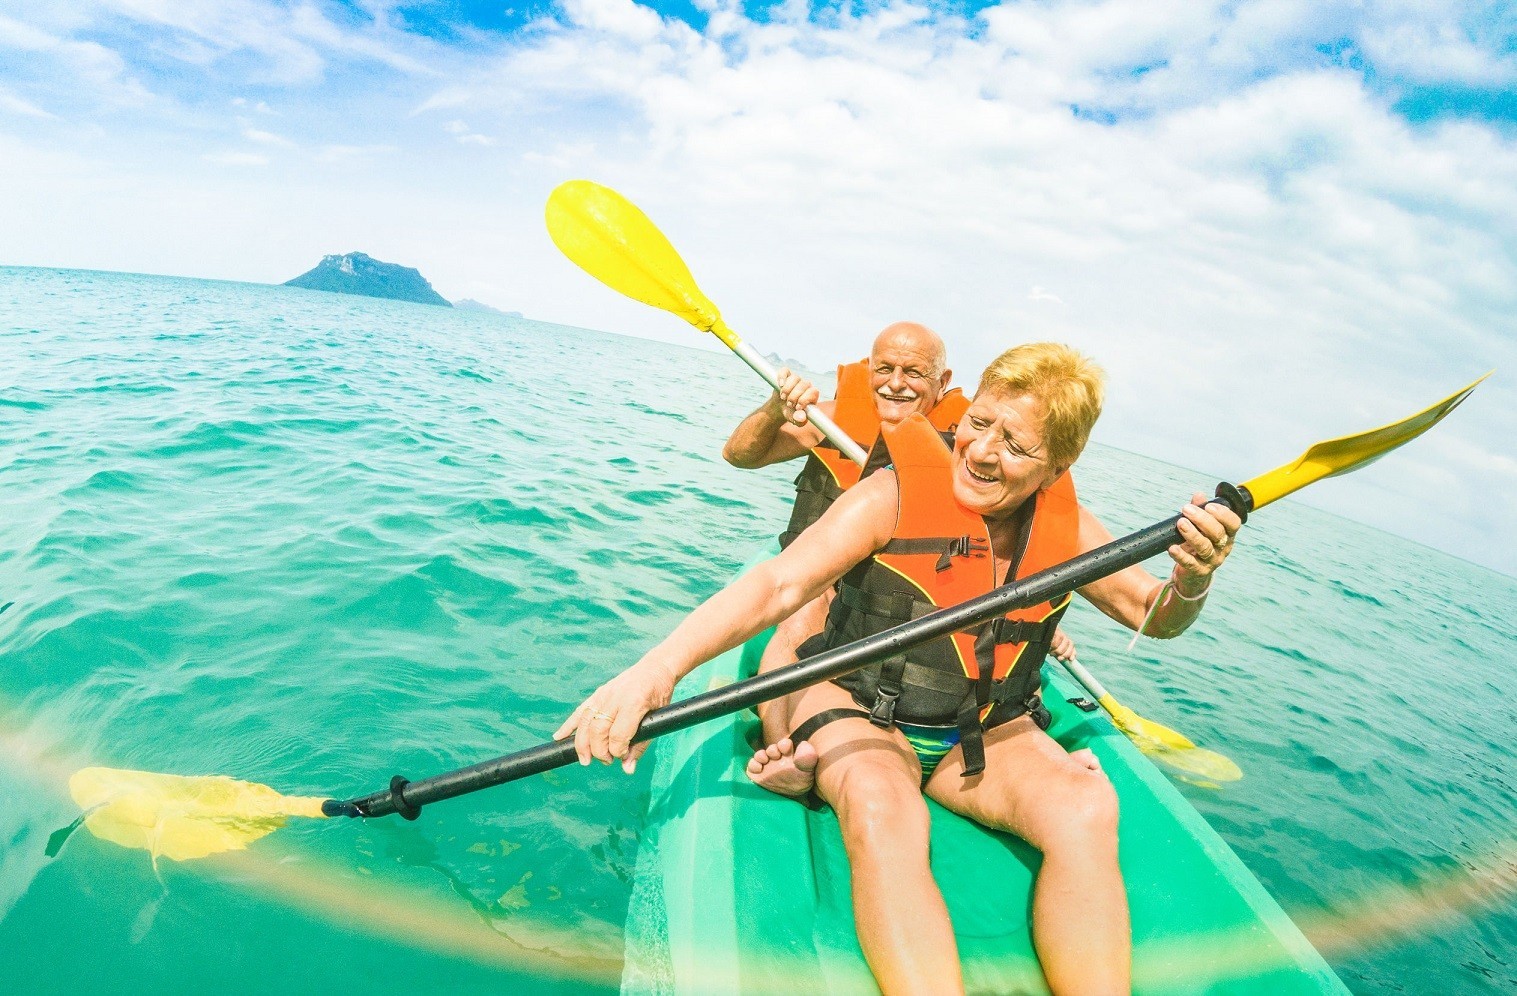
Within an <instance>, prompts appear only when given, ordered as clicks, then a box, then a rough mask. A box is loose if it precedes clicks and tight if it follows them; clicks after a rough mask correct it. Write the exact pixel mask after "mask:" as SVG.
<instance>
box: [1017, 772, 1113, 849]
mask: <svg viewBox="0 0 1517 996" xmlns="http://www.w3.org/2000/svg"><path fill="white" fill-rule="evenodd" d="M1040 809H1041V810H1042V812H1041V813H1040V816H1039V818H1038V819H1036V820H1035V821H1033V823H1034V826H1032V827H1030V828H1029V829H1030V830H1032V833H1030V834H1029V835H1028V842H1029V843H1030V844H1032V845H1033V846H1034V847H1037V848H1038V849H1039V850H1041V851H1042V852H1043V853H1044V854H1047V853H1048V852H1049V851H1050V850H1057V849H1059V848H1061V847H1067V848H1074V849H1078V851H1079V852H1080V853H1082V854H1087V855H1088V854H1091V853H1096V852H1099V851H1102V850H1108V849H1109V850H1110V851H1111V852H1112V853H1113V854H1115V852H1116V846H1117V823H1118V815H1119V814H1118V804H1117V792H1116V789H1114V788H1113V787H1112V784H1111V780H1110V779H1108V778H1107V777H1106V775H1105V774H1103V773H1102V772H1099V771H1078V772H1071V773H1070V774H1069V776H1068V777H1066V778H1062V779H1059V781H1058V783H1057V784H1056V785H1052V786H1050V791H1049V793H1048V795H1047V798H1046V802H1045V804H1044V805H1043V806H1041V807H1040ZM1034 838H1036V839H1034Z"/></svg>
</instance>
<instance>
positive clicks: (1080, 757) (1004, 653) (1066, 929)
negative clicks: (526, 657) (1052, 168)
mask: <svg viewBox="0 0 1517 996" xmlns="http://www.w3.org/2000/svg"><path fill="white" fill-rule="evenodd" d="M1101 397H1102V375H1101V372H1100V370H1099V369H1098V368H1097V367H1095V366H1094V365H1093V364H1091V363H1090V362H1089V361H1088V360H1087V359H1085V358H1084V357H1083V356H1081V355H1080V354H1079V353H1076V352H1075V351H1073V350H1071V349H1069V348H1068V347H1065V346H1060V345H1055V344H1051V343H1035V344H1031V345H1026V346H1018V347H1016V348H1014V349H1011V350H1008V351H1007V352H1005V353H1003V354H1002V355H1001V356H1000V357H999V358H997V359H996V360H995V362H994V363H992V364H991V365H990V367H989V368H987V369H986V371H985V373H984V375H983V377H982V379H981V381H980V386H979V390H978V391H977V392H976V394H975V398H974V402H973V403H972V404H971V405H970V407H969V410H968V412H967V413H966V414H965V416H964V418H963V420H962V421H961V422H960V423H959V427H958V431H957V434H956V437H955V439H954V445H953V448H952V451H951V452H950V451H949V449H948V447H947V446H945V445H943V444H942V442H941V440H938V441H937V442H936V447H935V448H934V443H933V440H934V439H936V436H935V434H933V433H932V432H931V429H930V426H928V427H926V429H925V431H924V429H923V427H924V426H925V425H926V423H925V421H924V420H922V419H921V418H920V416H913V417H912V418H911V419H908V420H907V421H906V422H904V423H902V425H901V426H899V427H896V428H894V429H892V430H890V431H888V432H887V434H886V442H887V445H888V447H889V451H890V453H889V455H890V464H889V465H888V466H886V467H884V468H883V469H880V470H878V471H876V472H875V473H873V474H871V475H869V476H868V477H866V478H865V479H864V480H862V481H861V482H860V483H859V484H857V485H856V486H855V487H854V488H853V489H852V490H850V491H848V492H847V493H846V494H844V495H843V496H842V497H841V498H839V499H838V500H837V502H836V503H835V504H834V505H833V507H832V508H831V509H830V510H828V512H827V513H826V514H825V515H824V516H823V517H822V518H821V519H820V520H819V521H818V522H817V523H816V524H815V525H813V526H812V527H811V528H810V529H808V530H806V531H805V532H804V533H803V534H801V536H799V537H798V538H797V539H796V540H795V542H793V543H792V544H791V545H790V546H789V547H788V548H787V549H786V550H785V551H784V552H783V553H781V554H780V555H779V556H777V557H775V558H774V559H772V560H769V561H767V562H765V563H763V564H760V565H759V566H757V567H755V568H754V569H753V570H751V571H749V572H748V573H746V574H744V575H743V576H742V577H740V578H738V579H737V580H736V581H734V582H733V583H732V584H730V585H729V586H727V587H726V588H725V589H723V590H722V591H720V592H718V593H717V594H716V595H714V596H712V597H711V598H710V599H709V600H708V601H706V602H705V603H704V604H703V605H701V606H700V607H699V608H697V609H696V610H695V611H694V612H692V613H691V614H690V615H689V617H687V618H686V619H685V621H684V622H682V623H681V624H680V625H679V626H678V627H677V628H676V629H675V630H674V632H673V633H671V634H670V635H669V637H668V638H667V639H665V640H664V641H663V642H662V643H660V644H659V645H658V646H656V647H654V648H653V649H652V650H650V651H649V652H648V653H647V654H645V655H644V656H643V658H642V659H641V660H640V661H638V662H637V663H636V664H635V665H633V666H632V667H630V668H628V669H627V670H626V671H624V672H622V673H621V674H620V675H618V676H617V677H615V678H613V679H612V680H610V681H608V682H607V683H606V684H604V685H602V686H601V687H600V688H598V689H596V690H595V692H593V693H592V694H591V695H590V696H589V697H588V698H587V699H586V700H585V701H584V703H583V704H581V705H580V706H579V708H577V709H576V710H575V711H574V713H573V714H572V715H571V716H570V717H569V719H568V720H567V721H565V723H564V725H563V726H562V727H561V728H560V729H559V731H558V734H557V736H559V737H564V736H568V735H569V734H571V733H572V734H573V735H574V737H575V743H576V748H577V750H578V753H579V758H580V761H581V763H583V764H588V763H589V762H590V759H591V758H592V757H594V758H598V759H599V760H601V761H603V762H607V763H609V762H610V761H611V760H612V759H613V758H619V759H621V760H622V763H623V767H624V768H625V769H626V770H627V771H629V772H630V771H631V770H632V769H633V767H634V765H635V764H636V761H637V758H638V756H640V754H641V752H642V750H643V748H644V747H645V746H646V745H639V746H637V747H630V749H629V745H630V741H631V739H632V737H633V735H634V733H635V732H636V730H637V727H638V724H639V723H640V722H641V721H642V718H643V716H644V715H646V714H647V713H648V712H649V711H650V710H652V709H656V708H658V707H660V706H663V705H665V704H667V703H668V702H669V701H670V698H671V696H672V694H673V690H674V686H675V683H676V682H678V681H679V680H680V679H681V678H683V677H684V676H685V675H686V674H689V673H690V672H691V671H693V670H694V669H695V668H697V667H698V666H700V665H701V664H702V663H704V662H705V661H708V660H710V659H711V658H713V657H716V656H717V655H718V654H720V653H722V652H724V651H726V650H728V649H731V648H732V647H735V646H737V645H738V644H740V643H742V642H743V641H744V640H747V639H748V638H749V637H751V636H753V635H755V634H757V633H759V632H762V631H763V630H764V629H765V628H766V627H768V626H771V625H773V624H774V623H775V622H777V621H779V620H781V619H784V618H786V617H788V616H789V615H790V614H791V613H793V612H794V611H795V610H796V609H798V608H799V607H801V606H802V605H805V604H806V603H807V602H809V601H810V600H811V599H813V598H815V597H816V596H817V595H818V594H819V593H821V592H823V591H825V590H826V589H828V588H829V587H831V586H833V585H838V591H839V594H838V596H837V597H836V598H834V599H833V607H832V610H831V612H830V615H829V618H828V623H827V628H826V631H825V632H824V633H823V634H822V636H821V637H819V638H817V640H816V641H813V642H815V643H816V644H818V645H817V646H814V647H808V648H805V649H807V650H810V651H811V652H815V651H817V650H820V649H824V648H826V647H829V646H834V645H840V644H842V643H844V642H847V641H848V640H852V639H857V638H858V637H860V636H863V635H867V634H868V633H870V632H875V631H878V630H880V629H883V628H885V627H887V626H889V625H893V624H894V623H895V622H898V621H899V620H900V619H901V618H911V617H913V616H918V615H921V614H922V613H923V612H924V611H930V610H931V608H932V606H933V605H940V606H941V605H950V604H956V603H958V602H961V601H964V600H965V599H967V598H970V597H973V596H974V595H977V594H979V593H981V592H983V591H986V590H989V588H990V587H993V586H994V585H997V584H1001V583H1004V582H1005V581H1007V580H1009V579H1013V578H1017V577H1024V576H1026V575H1027V574H1029V573H1032V572H1034V571H1036V570H1039V569H1042V568H1043V567H1046V566H1050V565H1051V564H1052V563H1057V562H1060V561H1061V560H1065V559H1068V558H1069V557H1072V556H1075V555H1077V554H1079V553H1083V552H1085V551H1088V550H1092V549H1094V548H1096V547H1098V546H1101V545H1103V544H1104V543H1107V542H1109V541H1110V540H1111V538H1112V536H1111V534H1110V533H1109V532H1108V531H1107V530H1106V529H1105V527H1103V526H1102V525H1101V523H1100V522H1099V521H1098V520H1097V519H1096V518H1095V516H1094V515H1092V514H1091V513H1090V512H1089V511H1087V510H1086V509H1084V508H1082V507H1080V506H1079V505H1078V503H1077V502H1076V501H1075V496H1074V490H1073V486H1072V484H1071V483H1070V479H1069V476H1068V475H1067V474H1066V473H1065V472H1066V471H1067V470H1068V469H1069V467H1070V465H1071V464H1073V463H1074V461H1075V459H1076V458H1077V457H1078V456H1079V455H1080V452H1081V450H1082V449H1083V448H1084V446H1085V442H1086V440H1087V439H1088V438H1089V435H1090V430H1091V427H1092V426H1093V425H1094V424H1095V421H1096V418H1097V416H1098V415H1099V414H1100V410H1101ZM1240 525H1241V523H1240V522H1239V519H1238V517H1237V516H1236V515H1234V514H1233V513H1232V512H1230V511H1228V510H1227V509H1226V508H1224V507H1222V506H1216V505H1213V506H1210V507H1207V506H1206V505H1205V498H1204V497H1203V496H1202V495H1199V494H1198V495H1196V496H1194V497H1193V499H1192V502H1191V503H1190V504H1188V505H1186V506H1185V508H1184V509H1183V512H1182V517H1181V519H1180V520H1179V539H1180V542H1178V543H1176V544H1175V545H1174V546H1172V547H1170V551H1169V553H1170V556H1171V558H1172V559H1173V560H1174V567H1173V572H1172V574H1171V577H1170V579H1169V580H1168V581H1165V582H1162V583H1161V582H1160V581H1159V580H1157V579H1156V578H1154V577H1153V576H1152V575H1150V574H1148V573H1147V572H1146V571H1144V570H1143V569H1141V568H1138V567H1132V568H1128V569H1127V570H1124V571H1122V572H1120V573H1118V574H1115V575H1112V576H1111V577H1108V578H1105V579H1103V580H1100V581H1096V582H1093V583H1091V584H1089V585H1087V586H1086V587H1084V588H1082V589H1080V591H1079V594H1080V595H1081V596H1083V597H1084V598H1086V599H1087V600H1089V601H1090V602H1092V603H1094V604H1095V605H1096V607H1097V608H1099V609H1100V610H1101V611H1102V612H1105V613H1106V614H1107V615H1109V616H1111V617H1112V618H1113V619H1116V620H1117V621H1119V622H1121V623H1123V624H1124V625H1127V626H1129V627H1131V628H1133V629H1139V628H1142V630H1143V632H1145V633H1146V634H1148V635H1150V636H1158V637H1170V636H1176V635H1178V634H1179V633H1181V632H1182V631H1183V630H1184V629H1185V628H1186V627H1187V626H1189V625H1190V623H1191V621H1192V620H1194V619H1195V617H1196V616H1197V614H1198V613H1199V612H1200V609H1201V604H1202V601H1203V599H1204V598H1205V595H1206V592H1207V590H1208V588H1209V586H1210V583H1211V578H1210V575H1211V574H1212V572H1213V571H1215V570H1216V569H1217V567H1218V566H1220V565H1221V563H1222V561H1223V560H1224V559H1225V558H1226V556H1227V552H1228V550H1229V549H1230V548H1231V546H1232V541H1233V536H1234V534H1236V533H1237V531H1238V528H1239V526H1240ZM1068 600H1069V599H1068V596H1065V597H1064V598H1062V599H1058V600H1056V601H1055V602H1053V603H1047V604H1045V605H1043V606H1036V607H1033V608H1032V609H1029V610H1022V611H1019V612H1016V613H1012V614H1010V616H1009V618H1007V619H998V620H994V621H993V622H991V623H987V624H985V625H984V626H982V627H980V628H979V629H978V630H976V631H975V632H972V633H961V634H954V635H953V636H951V637H945V638H942V639H940V640H937V641H933V642H932V643H929V644H927V645H925V646H924V647H923V648H919V649H918V650H915V651H912V652H910V653H909V654H907V655H905V657H904V658H895V659H892V660H888V661H885V662H882V663H881V664H878V665H874V666H872V667H870V668H866V669H865V671H864V672H861V673H860V674H859V675H856V676H850V677H849V678H846V679H842V680H841V682H840V683H825V684H822V685H818V686H815V687H812V688H809V689H806V690H804V691H802V692H799V693H796V695H794V696H792V697H791V699H790V700H789V701H787V703H786V706H785V709H784V710H783V714H784V715H785V716H787V717H788V718H789V721H790V722H791V723H794V724H798V728H795V727H793V728H795V729H796V732H795V734H793V735H792V737H790V738H787V739H784V740H781V741H780V742H779V743H777V744H775V745H774V746H772V747H770V748H768V749H767V750H763V751H760V752H759V753H758V754H757V755H756V756H755V758H754V761H753V763H752V764H750V766H749V770H750V772H751V773H752V774H753V777H754V780H755V781H757V782H759V783H760V784H763V785H765V786H766V787H768V788H771V789H774V790H775V791H779V792H782V793H786V794H793V795H801V794H804V793H807V792H809V791H811V790H813V789H814V791H815V793H816V795H817V796H819V797H820V798H821V799H822V800H824V801H825V802H827V803H828V804H830V805H831V806H832V807H833V809H834V810H836V812H837V817H838V822H839V825H840V827H841V830H842V834H843V841H844V844H845V846H846V848H847V852H848V858H849V863H850V869H851V874H852V893H853V904H854V918H855V925H856V927H857V930H858V935H859V942H860V945H861V946H862V948H863V950H864V954H865V957H866V958H867V959H868V961H869V965H870V968H871V970H872V971H873V972H874V975H875V978H876V980H877V981H878V982H879V984H880V987H881V989H883V990H884V991H885V992H946V991H953V990H955V989H961V988H962V981H961V973H960V969H959V964H958V953H957V948H956V945H955V943H954V936H953V931H952V928H951V926H950V924H949V919H948V911H947V907H946V906H945V905H944V902H943V898H942V895H941V893H940V892H939V891H938V888H937V885H936V883H935V882H934V881H933V879H932V873H931V870H930V867H929V864H928V845H929V842H928V827H929V820H928V814H927V808H926V805H925V803H924V802H923V800H922V795H923V794H924V793H925V794H926V795H927V796H929V797H931V798H932V799H934V800H936V801H937V802H939V803H940V804H942V805H943V806H945V807H946V808H948V809H950V810H952V811H954V812H956V813H959V814H961V815H963V816H966V817H968V818H970V819H972V820H975V821H977V822H979V823H982V824H984V825H986V826H990V827H995V828H997V829H1000V830H1004V831H1007V832H1010V833H1013V834H1016V835H1017V836H1018V837H1021V838H1022V839H1024V840H1026V841H1027V842H1028V843H1030V844H1031V845H1033V846H1034V847H1036V848H1037V849H1038V850H1039V851H1041V852H1042V855H1043V862H1042V867H1041V869H1040V871H1039V872H1038V878H1037V884H1036V892H1035V895H1034V900H1033V931H1034V940H1035V943H1036V946H1037V951H1038V957H1039V960H1040V961H1041V963H1042V966H1043V970H1044V973H1045V975H1046V976H1047V978H1048V982H1049V986H1050V987H1051V988H1052V989H1053V991H1055V992H1091V993H1116V992H1125V991H1127V990H1128V989H1129V988H1130V987H1129V975H1130V962H1131V957H1130V955H1131V951H1130V949H1131V938H1130V931H1129V927H1128V917H1127V898H1126V893H1125V891H1124V888H1123V884H1122V874H1121V870H1120V868H1119V867H1118V863H1117V800H1116V795H1115V793H1114V792H1113V790H1112V788H1111V784H1110V782H1109V781H1108V780H1107V779H1106V777H1105V775H1104V774H1102V772H1101V771H1100V768H1099V765H1098V764H1097V763H1096V761H1095V758H1094V757H1093V756H1092V755H1091V754H1090V753H1089V752H1088V751H1081V752H1078V753H1077V754H1073V755H1071V754H1066V753H1065V752H1064V750H1063V749H1062V748H1061V747H1059V746H1058V744H1056V743H1055V742H1054V741H1053V740H1052V739H1051V738H1050V737H1049V736H1048V735H1047V734H1045V733H1044V732H1043V731H1042V728H1041V727H1040V725H1039V724H1040V716H1041V715H1042V714H1043V711H1042V708H1041V703H1040V702H1039V701H1038V699H1037V688H1038V669H1039V666H1040V665H1041V663H1042V659H1043V655H1044V654H1045V653H1046V651H1047V649H1048V646H1049V644H1050V643H1051V641H1052V639H1053V632H1054V627H1055V626H1056V625H1057V623H1058V619H1059V617H1060V615H1061V614H1062V612H1063V610H1064V608H1065V607H1066V606H1067V604H1068ZM796 741H805V743H803V744H802V745H801V746H799V747H796V746H794V742H796ZM987 888H994V883H987Z"/></svg>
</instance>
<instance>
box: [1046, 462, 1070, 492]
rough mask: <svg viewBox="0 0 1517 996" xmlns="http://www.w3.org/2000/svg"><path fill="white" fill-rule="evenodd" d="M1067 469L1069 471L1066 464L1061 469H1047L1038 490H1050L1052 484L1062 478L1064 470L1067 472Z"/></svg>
mask: <svg viewBox="0 0 1517 996" xmlns="http://www.w3.org/2000/svg"><path fill="white" fill-rule="evenodd" d="M1068 469H1069V465H1068V464H1066V465H1064V466H1063V467H1049V468H1048V473H1047V474H1046V475H1045V476H1044V478H1043V483H1042V484H1041V485H1039V487H1040V488H1051V487H1053V482H1054V481H1057V480H1058V479H1059V478H1060V477H1063V476H1064V472H1065V471H1066V470H1068Z"/></svg>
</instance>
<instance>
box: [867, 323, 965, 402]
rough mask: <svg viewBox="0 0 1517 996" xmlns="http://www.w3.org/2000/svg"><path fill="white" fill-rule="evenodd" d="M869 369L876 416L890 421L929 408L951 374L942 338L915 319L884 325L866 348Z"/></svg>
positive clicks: (938, 396)
mask: <svg viewBox="0 0 1517 996" xmlns="http://www.w3.org/2000/svg"><path fill="white" fill-rule="evenodd" d="M869 371H870V373H869V377H870V380H869V386H870V389H871V390H873V391H874V403H875V407H876V409H877V410H878V411H879V413H880V419H881V420H882V421H884V422H889V423H892V424H894V423H896V422H899V421H901V420H902V419H904V418H906V416H908V415H910V414H912V413H913V412H921V413H922V414H924V415H925V414H927V413H928V412H930V411H932V409H933V407H934V406H936V405H937V403H938V399H939V398H940V397H942V395H943V392H944V391H945V390H947V389H948V381H949V380H950V379H951V378H952V377H953V371H951V370H949V369H948V350H947V348H946V347H945V346H944V345H943V340H942V339H941V338H939V337H938V334H937V333H936V332H934V331H933V330H932V329H930V328H928V327H927V326H925V325H919V324H917V323H916V322H896V323H894V324H892V325H887V326H885V328H884V330H883V331H881V332H880V334H879V335H878V336H876V337H875V340H874V346H873V347H872V348H871V349H870V350H869Z"/></svg>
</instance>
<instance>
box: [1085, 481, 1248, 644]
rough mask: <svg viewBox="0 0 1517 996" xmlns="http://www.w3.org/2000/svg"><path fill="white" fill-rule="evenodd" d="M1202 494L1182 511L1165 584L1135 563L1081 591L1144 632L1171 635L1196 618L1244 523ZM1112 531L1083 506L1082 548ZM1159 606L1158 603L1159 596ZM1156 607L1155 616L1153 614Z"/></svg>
mask: <svg viewBox="0 0 1517 996" xmlns="http://www.w3.org/2000/svg"><path fill="white" fill-rule="evenodd" d="M1206 501H1207V499H1206V496H1205V495H1203V494H1200V493H1197V494H1196V495H1195V496H1194V497H1192V498H1191V503H1190V504H1189V505H1186V506H1185V507H1184V508H1183V509H1181V510H1180V515H1181V518H1180V525H1179V530H1180V542H1179V543H1176V544H1174V545H1173V546H1171V547H1170V548H1169V556H1170V559H1171V560H1173V561H1174V568H1173V570H1172V571H1171V573H1170V578H1169V580H1168V581H1164V582H1161V581H1159V579H1158V578H1155V577H1154V576H1153V575H1152V574H1150V573H1148V572H1147V571H1145V570H1144V569H1143V568H1142V567H1138V566H1133V567H1129V568H1127V569H1125V570H1122V571H1118V572H1117V573H1116V574H1113V575H1111V576H1110V577H1106V578H1102V579H1101V580H1099V581H1092V582H1091V583H1090V584H1088V585H1086V586H1085V587H1084V588H1081V589H1080V594H1081V595H1084V596H1085V597H1086V598H1087V599H1089V600H1090V602H1091V603H1092V604H1093V605H1095V606H1096V608H1098V609H1100V610H1101V611H1102V612H1104V613H1106V614H1107V615H1108V616H1111V617H1112V618H1113V619H1115V620H1116V621H1117V622H1119V623H1121V624H1122V625H1124V626H1126V627H1127V628H1129V629H1134V630H1135V629H1138V627H1140V626H1143V625H1144V620H1145V619H1146V620H1147V621H1148V624H1147V626H1146V627H1145V628H1144V629H1143V635H1144V636H1153V637H1158V638H1159V639H1169V638H1170V637H1174V636H1179V635H1180V634H1181V633H1183V632H1185V630H1186V629H1188V628H1189V627H1190V624H1191V623H1193V622H1195V620H1196V617H1197V616H1199V615H1200V614H1201V607H1202V605H1204V604H1205V603H1206V594H1207V592H1208V591H1209V590H1210V589H1211V575H1212V574H1213V573H1214V572H1215V571H1216V570H1217V568H1219V567H1221V566H1222V562H1223V561H1224V560H1226V559H1227V555H1228V554H1229V553H1231V552H1232V548H1233V537H1234V536H1236V535H1237V533H1238V530H1239V529H1240V528H1242V526H1243V522H1242V520H1241V519H1239V518H1238V516H1237V514H1236V513H1234V512H1233V511H1232V509H1230V508H1228V507H1227V506H1226V505H1221V504H1214V505H1208V504H1206ZM1111 540H1112V535H1111V533H1110V532H1109V531H1108V530H1107V528H1106V527H1105V526H1103V525H1102V524H1101V522H1100V520H1099V519H1097V518H1096V517H1095V516H1094V515H1093V514H1091V512H1090V511H1089V510H1088V509H1085V508H1082V509H1080V552H1081V553H1086V552H1088V551H1090V550H1094V549H1095V548H1096V547H1098V546H1103V545H1105V544H1106V543H1109V542H1111ZM1155 599H1158V600H1159V604H1158V606H1157V607H1155V606H1154V600H1155ZM1151 609H1152V611H1153V616H1152V618H1150V617H1149V611H1150V610H1151Z"/></svg>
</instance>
